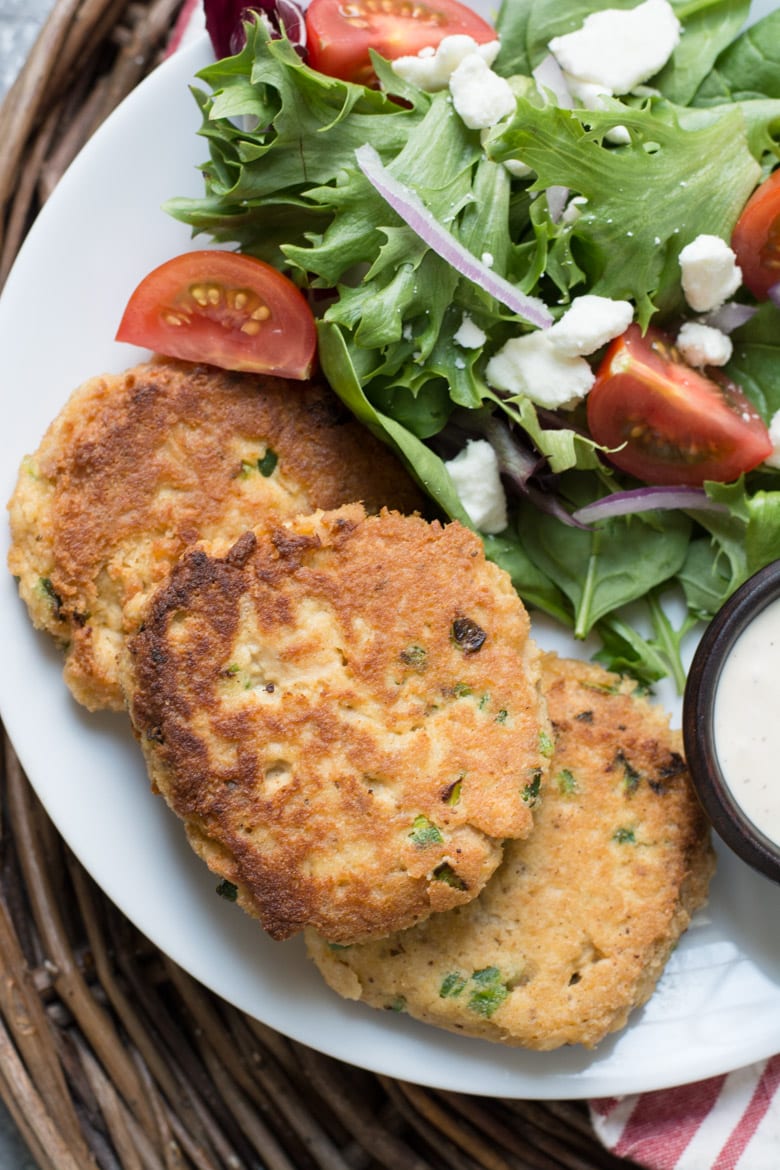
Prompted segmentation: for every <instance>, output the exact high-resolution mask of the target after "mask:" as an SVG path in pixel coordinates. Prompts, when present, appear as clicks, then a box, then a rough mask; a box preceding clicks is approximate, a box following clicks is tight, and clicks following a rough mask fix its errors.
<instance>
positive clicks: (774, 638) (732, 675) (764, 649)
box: [713, 599, 780, 845]
mask: <svg viewBox="0 0 780 1170" xmlns="http://www.w3.org/2000/svg"><path fill="white" fill-rule="evenodd" d="M713 723H714V727H713V732H714V746H715V754H716V755H717V758H718V762H719V764H720V770H721V772H722V774H723V779H724V780H725V781H726V784H727V785H728V788H729V790H730V792H731V794H732V796H733V797H734V800H735V801H736V803H737V804H738V805H739V807H740V808H741V809H742V811H743V812H744V813H745V815H746V816H747V817H748V818H749V820H751V821H752V822H753V823H754V824H755V825H756V826H757V827H758V828H759V829H760V830H761V832H762V833H763V834H764V836H766V837H768V838H769V839H770V840H772V841H774V842H775V843H776V844H778V845H780V599H778V600H777V601H772V602H770V604H769V605H767V606H766V608H765V609H763V610H762V611H761V613H760V614H758V616H757V617H755V618H754V619H753V620H752V621H751V622H750V624H749V625H748V626H747V627H746V628H745V630H743V632H742V633H741V634H740V635H739V637H738V638H737V640H736V642H735V643H734V646H733V647H732V650H731V652H730V653H729V655H728V657H727V658H726V661H725V662H724V664H723V668H722V670H721V674H720V678H719V680H718V685H717V690H716V692H715V704H714V709H713Z"/></svg>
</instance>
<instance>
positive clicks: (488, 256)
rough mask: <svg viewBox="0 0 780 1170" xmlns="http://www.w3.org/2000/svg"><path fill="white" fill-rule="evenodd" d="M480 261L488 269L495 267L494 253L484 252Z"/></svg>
mask: <svg viewBox="0 0 780 1170" xmlns="http://www.w3.org/2000/svg"><path fill="white" fill-rule="evenodd" d="M480 259H481V260H482V263H483V264H484V265H485V267H486V268H492V267H493V253H492V252H483V253H482V256H481V257H480Z"/></svg>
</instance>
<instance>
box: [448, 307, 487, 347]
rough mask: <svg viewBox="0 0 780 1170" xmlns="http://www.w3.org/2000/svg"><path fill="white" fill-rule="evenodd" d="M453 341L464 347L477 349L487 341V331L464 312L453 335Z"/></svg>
mask: <svg viewBox="0 0 780 1170" xmlns="http://www.w3.org/2000/svg"><path fill="white" fill-rule="evenodd" d="M453 341H455V342H456V343H457V344H458V345H462V346H463V348H464V349H479V347H480V346H481V345H484V344H485V342H486V341H487V333H485V331H484V330H483V329H480V327H479V325H476V324H475V323H474V322H473V321H472V319H471V317H469V315H468V313H464V314H463V320H462V321H461V323H460V326H459V328H458V330H457V332H456V333H455V334H454V335H453Z"/></svg>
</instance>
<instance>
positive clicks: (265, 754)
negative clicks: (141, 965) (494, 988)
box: [125, 505, 549, 943]
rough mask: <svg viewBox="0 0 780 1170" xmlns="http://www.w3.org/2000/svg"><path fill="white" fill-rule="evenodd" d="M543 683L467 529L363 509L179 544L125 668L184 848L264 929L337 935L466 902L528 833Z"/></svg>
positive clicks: (501, 589) (346, 938)
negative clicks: (508, 840)
mask: <svg viewBox="0 0 780 1170" xmlns="http://www.w3.org/2000/svg"><path fill="white" fill-rule="evenodd" d="M461 620H463V621H466V622H467V623H470V624H469V625H468V627H467V628H468V632H469V634H470V636H472V637H473V636H474V631H475V630H480V631H481V634H482V640H481V641H478V644H476V645H473V646H472V645H471V644H469V646H468V647H467V648H465V649H464V647H463V646H461V645H459V644H458V642H457V639H456V637H455V635H454V632H453V630H454V627H456V626H457V623H458V622H459V621H461ZM477 621H478V622H479V623H480V624H479V625H478V624H477ZM457 628H458V629H460V628H461V627H460V626H458V627H457ZM248 647H249V650H247V648H248ZM421 649H423V651H424V657H423V658H422V659H421V658H420V655H419V653H418V651H420V650H421ZM538 684H539V654H538V651H537V649H536V647H535V644H534V643H533V642H532V640H531V638H530V634H529V621H528V615H527V613H526V611H525V608H524V607H523V605H522V602H521V601H520V599H519V598H518V596H517V594H516V593H515V591H514V589H513V588H512V585H511V582H510V580H509V578H508V576H507V575H506V574H505V573H504V572H503V571H502V570H500V569H499V568H498V567H497V566H495V565H493V564H492V563H491V562H489V561H487V560H486V559H485V556H484V550H483V547H482V544H481V542H480V541H479V539H478V537H476V536H475V535H474V534H473V533H471V532H469V531H468V530H467V529H465V528H464V527H463V526H461V525H459V524H456V523H453V524H448V525H445V526H442V525H441V524H439V523H438V522H437V521H434V522H432V523H428V522H427V521H425V520H423V519H421V518H420V517H405V516H401V515H400V514H398V513H391V512H387V511H383V512H382V513H381V514H380V515H379V516H372V517H367V516H366V515H365V512H364V510H363V509H362V507H360V506H359V505H351V506H347V507H344V508H342V509H339V510H336V511H333V512H328V513H317V514H315V515H312V516H309V517H298V518H296V519H295V520H292V521H289V522H288V523H287V524H286V525H285V526H284V527H282V528H280V529H277V530H275V531H274V532H272V533H271V534H270V535H269V534H254V533H248V534H246V536H245V537H242V538H241V540H240V541H239V542H237V544H236V545H235V546H233V548H232V549H230V550H229V551H228V552H227V553H226V554H225V555H217V551H216V550H214V551H213V552H212V553H210V552H209V551H207V550H206V549H203V548H200V549H198V550H196V551H194V552H192V553H189V554H187V556H185V557H184V558H183V559H182V561H180V562H179V564H178V565H177V566H176V568H175V569H174V571H173V574H172V576H171V579H170V581H169V583H168V584H167V585H166V586H164V587H163V588H162V589H161V590H160V591H158V593H157V594H155V595H154V597H153V598H152V601H151V603H150V606H149V608H148V611H147V614H146V619H145V621H144V624H143V627H142V629H141V630H140V631H139V633H138V634H137V635H135V636H134V637H133V638H132V639H131V640H130V643H129V654H128V657H127V672H126V677H125V686H126V691H127V695H128V700H129V709H130V713H131V717H132V720H133V724H134V727H135V729H136V731H137V734H138V736H139V738H140V740H141V744H142V747H143V750H144V754H145V756H146V759H147V765H148V769H149V773H150V776H151V779H152V782H153V786H154V787H155V788H156V789H157V790H158V791H160V792H161V793H162V794H163V795H164V797H165V799H166V801H167V802H168V803H169V805H170V807H171V808H172V809H173V810H174V811H175V812H176V813H177V814H178V815H179V816H180V817H181V818H182V819H183V820H184V822H185V825H186V827H187V833H188V837H189V839H190V842H191V844H192V845H193V847H194V848H195V849H196V851H197V852H198V853H199V854H200V855H201V856H202V857H203V859H204V860H205V861H206V862H207V863H208V864H209V865H210V866H211V868H212V869H213V870H214V871H215V872H216V873H218V874H219V875H220V876H221V877H223V878H224V879H225V880H227V881H230V882H231V883H233V884H234V885H235V886H236V887H237V890H238V901H239V904H240V905H241V906H242V907H243V908H244V909H246V910H247V911H248V912H249V913H251V914H254V915H255V916H257V917H258V918H259V919H260V921H261V922H262V924H263V925H264V927H265V929H266V930H267V931H268V933H269V934H271V935H272V936H273V937H275V938H284V937H287V936H289V935H290V934H292V933H294V932H295V931H297V930H299V929H302V928H303V926H305V925H307V924H316V925H317V927H318V929H319V930H320V931H321V932H322V933H323V934H325V935H326V936H327V937H328V938H329V939H331V941H334V942H339V943H347V942H351V941H354V940H355V939H357V938H365V937H373V936H377V935H384V934H387V933H388V932H389V931H390V930H392V929H396V928H397V927H398V926H402V925H411V924H412V923H413V922H416V921H420V920H421V919H422V918H424V917H426V916H427V915H428V914H430V913H431V912H432V911H439V910H443V909H447V908H449V907H451V906H453V905H458V904H462V903H463V902H465V901H467V900H469V899H470V898H473V897H474V896H475V894H476V893H477V892H478V890H479V889H480V888H481V887H482V885H484V882H485V880H487V877H488V876H489V874H490V873H492V872H493V870H494V869H495V867H496V865H497V864H498V862H499V860H500V857H501V845H500V840H499V839H500V838H503V837H504V836H509V835H511V836H523V835H525V834H527V833H528V832H529V831H530V829H531V825H532V812H531V807H532V804H533V792H534V785H535V784H537V785H538V782H539V777H540V775H541V772H542V771H543V769H544V768H545V767H546V765H547V758H546V756H545V738H544V736H543V735H542V732H543V731H546V732H547V742H549V724H548V722H547V720H546V713H545V705H544V702H543V700H542V698H541V695H540V692H539V685H538ZM426 764H429V767H428V766H426Z"/></svg>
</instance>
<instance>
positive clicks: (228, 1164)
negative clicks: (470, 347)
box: [0, 0, 632, 1170]
mask: <svg viewBox="0 0 780 1170" xmlns="http://www.w3.org/2000/svg"><path fill="white" fill-rule="evenodd" d="M180 5H181V0H152V2H151V3H144V2H139V0H130V2H128V0H57V3H56V4H55V7H54V10H53V12H52V15H51V17H50V19H49V21H48V23H47V24H46V26H45V27H44V29H43V31H42V33H41V35H40V37H39V39H38V42H37V43H36V45H35V47H34V49H33V51H32V54H31V56H30V58H29V60H28V63H27V65H26V67H25V69H24V70H23V72H22V74H21V75H20V77H19V79H18V81H17V83H16V85H15V87H14V89H13V90H12V91H11V93H10V94H9V96H8V98H7V99H6V101H5V103H4V105H3V106H2V107H1V108H0V142H2V143H3V152H2V157H1V158H0V216H1V218H0V285H1V284H2V283H3V281H4V280H5V277H6V275H7V273H8V270H9V268H10V266H11V264H12V262H13V259H14V256H15V255H16V252H17V251H18V248H19V245H20V243H21V241H22V239H23V237H24V235H25V233H26V231H27V229H28V228H29V226H30V223H31V222H32V219H33V218H34V216H35V214H36V212H37V211H38V209H39V208H40V206H41V205H42V204H43V203H44V202H45V200H46V198H47V197H48V195H49V194H50V193H51V191H52V189H53V188H54V186H55V184H56V183H57V181H58V179H59V177H60V176H61V174H62V172H63V171H64V169H65V168H66V166H67V165H68V163H69V162H70V161H71V159H72V158H73V157H74V155H75V154H76V153H77V151H78V150H79V149H80V147H81V146H82V145H83V143H84V142H85V141H86V140H87V138H88V137H89V136H90V134H91V133H92V132H93V131H94V130H95V129H96V128H97V126H98V125H99V124H100V122H101V121H102V120H103V119H104V118H105V116H106V115H107V114H108V113H109V112H110V110H112V109H113V107H114V106H115V105H116V104H117V102H119V101H120V100H121V99H122V98H123V97H124V96H125V95H126V94H127V93H128V92H129V91H130V90H131V89H132V88H133V86H134V85H135V84H136V83H137V82H138V81H139V80H140V79H141V77H142V76H143V75H144V74H145V73H147V72H148V71H149V69H150V68H152V67H153V66H154V65H155V64H156V63H157V61H158V60H159V58H160V57H161V55H162V53H163V52H164V49H165V45H166V42H167V40H168V37H169V35H170V31H171V29H172V27H173V24H174V22H175V19H176V15H177V12H178V10H179V7H180ZM0 817H2V821H1V822H0V848H1V849H2V852H1V853H0V864H1V865H2V871H1V873H0V882H1V883H2V884H1V887H0V892H1V894H2V897H1V898H0V956H1V958H2V978H0V1094H1V1095H2V1098H3V1099H4V1101H5V1103H6V1105H7V1107H8V1109H9V1110H10V1112H11V1114H12V1115H13V1117H14V1119H15V1121H16V1123H17V1125H18V1127H19V1130H20V1132H21V1134H22V1136H23V1137H24V1139H25V1141H26V1142H27V1144H28V1146H29V1149H30V1152H31V1154H32V1156H33V1157H34V1158H35V1160H36V1161H37V1162H38V1163H39V1165H40V1167H41V1168H42V1170H86V1168H88V1167H101V1168H105V1170H115V1168H117V1167H122V1168H124V1170H183V1168H185V1167H186V1168H193V1170H255V1168H260V1167H264V1168H267V1170H315V1168H321V1170H374V1168H378V1167H387V1168H389V1170H442V1168H449V1170H477V1168H483V1170H564V1168H565V1170H618V1168H620V1167H623V1168H624V1170H628V1168H629V1167H630V1165H632V1164H631V1163H628V1162H625V1161H622V1160H620V1159H617V1158H614V1157H612V1156H611V1155H609V1154H608V1153H606V1152H605V1151H604V1150H603V1149H602V1148H601V1146H600V1145H599V1143H598V1142H597V1141H596V1139H595V1138H594V1136H593V1134H592V1131H591V1129H590V1125H589V1121H588V1117H587V1111H586V1108H585V1106H584V1105H582V1104H581V1103H567V1102H553V1103H550V1102H546V1103H535V1102H523V1101H505V1100H498V1099H490V1098H488V1099H486V1098H479V1097H473V1098H472V1097H468V1096H460V1095H457V1094H453V1093H444V1092H435V1091H430V1090H427V1089H421V1088H418V1087H416V1086H414V1085H412V1084H406V1083H403V1082H398V1081H391V1080H388V1079H386V1078H383V1077H378V1076H374V1075H372V1074H368V1073H364V1072H360V1071H358V1070H355V1069H353V1068H350V1067H348V1066H346V1065H342V1064H340V1063H338V1062H337V1061H334V1060H331V1059H328V1058H326V1057H323V1056H320V1055H318V1054H317V1053H315V1052H313V1051H311V1050H310V1049H308V1048H306V1047H304V1046H302V1045H300V1044H297V1043H293V1042H290V1041H288V1040H286V1039H284V1038H283V1037H281V1036H279V1035H277V1034H276V1033H274V1032H273V1031H271V1030H270V1029H269V1028H267V1027H265V1026H263V1025H261V1024H259V1023H258V1022H257V1021H255V1020H253V1019H251V1018H250V1017H248V1016H246V1015H244V1014H242V1013H241V1012H239V1011H236V1010H234V1009H233V1008H231V1007H229V1006H228V1005H226V1004H225V1003H224V1002H222V1001H221V1000H220V999H218V998H217V997H215V996H213V995H212V994H210V993H209V992H207V991H206V990H204V989H203V988H202V987H200V986H198V985H197V984H196V983H195V982H193V980H192V979H190V978H189V976H187V975H186V974H185V973H184V972H183V971H181V970H180V969H179V968H178V967H176V966H175V965H174V964H173V963H171V962H170V961H169V960H168V959H167V958H166V957H165V956H164V955H163V954H162V953H161V952H160V951H158V950H157V949H156V948H155V947H153V946H152V945H151V944H150V943H149V942H148V941H147V940H146V939H144V938H143V937H142V936H141V935H140V934H139V933H138V932H137V931H136V930H135V929H134V927H133V926H132V925H131V924H130V923H129V922H128V921H127V920H126V919H125V918H124V917H123V916H122V915H121V914H120V913H119V911H118V910H117V909H116V908H115V907H114V906H113V905H112V903H111V902H110V901H108V899H107V898H106V897H105V896H104V895H103V894H102V893H101V891H100V890H99V889H98V888H96V886H95V885H94V884H93V882H92V881H91V880H90V878H89V877H88V876H87V875H86V873H85V871H84V870H83V869H82V868H81V866H80V865H79V863H78V862H77V861H76V860H75V858H74V857H73V856H72V855H71V854H70V853H69V851H68V849H67V848H66V847H65V845H64V844H63V842H62V841H61V840H60V838H59V837H58V835H57V833H56V831H55V830H54V828H53V827H52V825H51V822H50V821H49V820H48V818H47V816H46V814H45V812H44V811H43V809H42V808H41V806H40V804H39V803H38V801H37V798H36V797H35V795H34V793H33V792H32V790H31V788H30V786H29V784H28V782H27V780H26V778H25V776H24V775H23V773H22V771H21V769H20V767H19V764H18V761H17V760H16V757H15V756H14V753H13V749H12V748H11V746H10V744H9V743H8V742H7V741H5V743H4V764H3V770H2V805H1V807H0Z"/></svg>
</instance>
